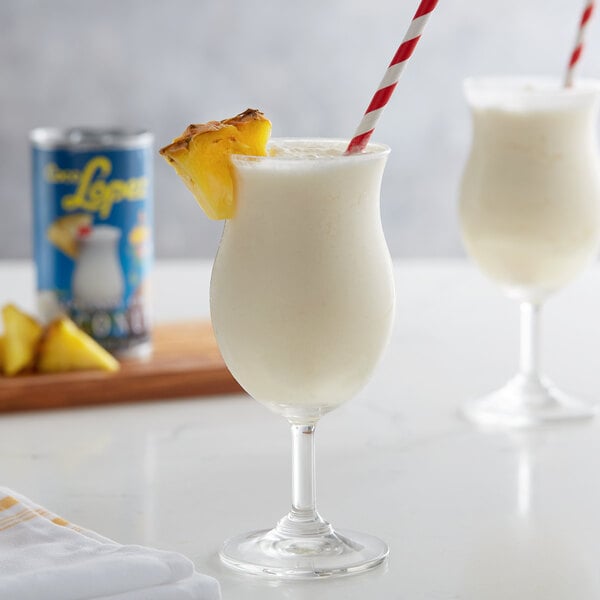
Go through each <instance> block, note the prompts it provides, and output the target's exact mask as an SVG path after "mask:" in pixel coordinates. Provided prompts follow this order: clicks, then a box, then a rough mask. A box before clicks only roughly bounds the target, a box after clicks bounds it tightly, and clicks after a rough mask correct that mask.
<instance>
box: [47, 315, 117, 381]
mask: <svg viewBox="0 0 600 600" xmlns="http://www.w3.org/2000/svg"><path fill="white" fill-rule="evenodd" d="M36 368H37V370H38V371H39V372H40V373H62V372H66V371H86V370H98V369H100V370H103V371H118V370H119V362H118V361H117V360H116V359H115V358H114V357H113V356H112V355H111V354H110V353H109V352H107V351H106V350H105V349H104V348H103V347H102V346H100V344H98V343H97V342H96V341H95V340H93V339H92V338H91V337H90V336H89V335H88V334H87V333H85V332H84V331H82V330H81V329H79V327H77V325H75V323H73V321H71V319H69V318H68V317H59V318H57V319H55V320H54V321H52V322H51V323H50V324H49V325H48V327H47V329H46V332H45V334H44V337H43V338H42V341H41V343H40V350H39V355H38V360H37V364H36Z"/></svg>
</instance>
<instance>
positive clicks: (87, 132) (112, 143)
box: [29, 127, 154, 150]
mask: <svg viewBox="0 0 600 600" xmlns="http://www.w3.org/2000/svg"><path fill="white" fill-rule="evenodd" d="M29 139H30V141H31V143H32V144H33V145H34V146H35V147H36V148H46V149H49V150H51V149H56V148H65V149H70V150H97V149H107V148H145V147H147V146H150V145H151V144H152V142H153V140H154V136H153V135H152V133H150V132H149V131H147V130H144V129H124V128H118V127H69V128H65V129H61V128H58V127H38V128H37V129H34V130H33V131H31V132H30V134H29Z"/></svg>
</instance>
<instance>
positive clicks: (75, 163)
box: [33, 145, 153, 354]
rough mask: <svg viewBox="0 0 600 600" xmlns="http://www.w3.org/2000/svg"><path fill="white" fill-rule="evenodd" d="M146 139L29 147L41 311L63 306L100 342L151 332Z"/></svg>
mask: <svg viewBox="0 0 600 600" xmlns="http://www.w3.org/2000/svg"><path fill="white" fill-rule="evenodd" d="M151 164H152V155H151V147H148V145H146V147H140V148H112V149H110V148H108V149H94V150H87V151H82V150H79V149H71V148H55V149H48V148H40V147H36V146H35V145H34V147H33V198H34V254H35V262H36V266H37V286H38V292H39V304H40V312H41V313H42V315H43V316H44V317H45V318H47V319H48V318H52V317H53V316H54V315H56V314H57V313H61V312H62V313H64V312H66V313H68V314H69V315H70V316H71V317H72V318H73V320H74V321H75V322H76V323H77V324H78V325H79V326H80V327H82V329H84V330H85V331H87V332H88V333H89V334H90V335H91V336H92V337H94V338H95V339H96V340H97V341H98V342H100V344H102V345H103V346H104V347H105V348H106V349H107V350H109V351H111V352H113V353H115V354H127V353H128V352H129V351H130V350H133V349H134V348H135V347H137V346H140V345H141V344H147V343H148V341H149V338H150V321H149V314H148V301H147V298H148V293H149V290H148V279H149V275H150V269H151V264H152V254H153V243H152V209H151V207H152V172H151Z"/></svg>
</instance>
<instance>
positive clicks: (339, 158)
mask: <svg viewBox="0 0 600 600" xmlns="http://www.w3.org/2000/svg"><path fill="white" fill-rule="evenodd" d="M303 143H304V144H305V145H310V144H323V143H324V144H326V145H329V146H332V147H334V146H339V147H340V149H343V150H345V149H346V147H347V146H348V144H349V143H350V140H349V139H345V138H329V137H275V138H271V139H270V140H269V142H268V143H267V151H268V150H269V148H272V147H273V146H277V144H280V145H285V144H294V145H302V144H303ZM390 152H391V148H390V147H389V146H388V145H386V144H381V143H379V142H370V143H369V144H367V151H366V152H356V153H354V154H336V155H325V156H289V155H269V154H267V155H266V156H252V155H247V154H232V155H231V160H232V162H233V163H234V164H236V165H244V164H248V163H252V164H256V163H270V164H284V163H293V164H298V163H316V162H318V163H319V164H322V163H335V162H340V163H341V162H343V163H346V162H348V161H358V162H362V161H367V160H369V159H371V160H373V159H375V158H380V157H382V156H387V155H388V154H389V153H390Z"/></svg>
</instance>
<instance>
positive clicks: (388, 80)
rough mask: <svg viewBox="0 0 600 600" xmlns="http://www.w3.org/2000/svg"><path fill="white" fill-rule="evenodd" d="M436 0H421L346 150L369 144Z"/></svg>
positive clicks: (349, 150)
mask: <svg viewBox="0 0 600 600" xmlns="http://www.w3.org/2000/svg"><path fill="white" fill-rule="evenodd" d="M437 3H438V0H421V2H420V4H419V7H418V8H417V12H416V13H415V16H414V17H413V18H412V21H411V23H410V26H409V28H408V31H407V32H406V34H405V35H404V39H403V40H402V43H401V44H400V47H399V48H398V50H397V51H396V54H394V58H392V62H391V63H390V65H389V67H388V68H387V71H386V72H385V75H384V76H383V79H382V80H381V83H380V84H379V87H378V88H377V91H376V92H375V94H374V96H373V98H372V99H371V103H370V104H369V106H368V107H367V111H366V112H365V115H364V117H363V118H362V121H361V122H360V124H359V126H358V127H357V129H356V132H355V134H354V137H353V138H352V139H351V140H350V143H349V144H348V148H347V149H346V153H347V154H351V153H354V152H361V151H362V150H364V149H365V147H366V145H367V144H368V142H369V139H370V137H371V135H372V133H373V130H374V129H375V125H376V124H377V121H378V120H379V117H380V116H381V113H382V112H383V109H384V108H385V105H386V104H387V103H388V101H389V99H390V97H391V95H392V92H393V91H394V89H395V87H396V84H397V83H398V80H399V79H400V75H401V74H402V71H403V70H404V67H405V66H406V61H407V60H408V59H409V58H410V57H411V56H412V53H413V51H414V49H415V47H416V45H417V42H418V41H419V40H420V39H421V34H422V32H423V29H424V28H425V24H426V23H427V19H428V18H429V15H430V14H431V12H432V11H433V9H434V8H435V7H436V5H437Z"/></svg>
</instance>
